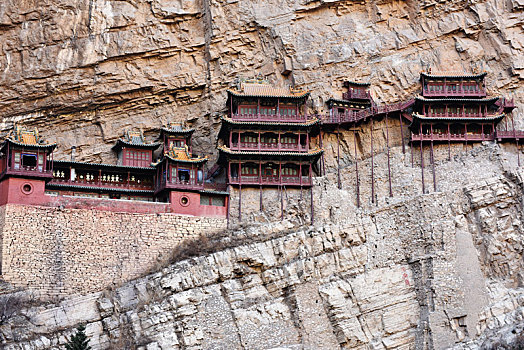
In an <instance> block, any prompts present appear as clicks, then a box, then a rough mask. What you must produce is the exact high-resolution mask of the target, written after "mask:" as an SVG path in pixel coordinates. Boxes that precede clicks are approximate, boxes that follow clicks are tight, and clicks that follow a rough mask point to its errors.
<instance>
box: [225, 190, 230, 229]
mask: <svg viewBox="0 0 524 350" xmlns="http://www.w3.org/2000/svg"><path fill="white" fill-rule="evenodd" d="M228 187H230V185H228ZM227 192H228V193H231V190H230V188H228V191H227ZM230 199H231V197H230V196H226V228H229V200H230Z"/></svg>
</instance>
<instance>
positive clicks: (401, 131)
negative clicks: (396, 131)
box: [399, 111, 406, 154]
mask: <svg viewBox="0 0 524 350" xmlns="http://www.w3.org/2000/svg"><path fill="white" fill-rule="evenodd" d="M399 115H400V139H401V140H402V154H406V146H405V145H404V128H403V126H402V124H403V123H402V111H400V113H399Z"/></svg>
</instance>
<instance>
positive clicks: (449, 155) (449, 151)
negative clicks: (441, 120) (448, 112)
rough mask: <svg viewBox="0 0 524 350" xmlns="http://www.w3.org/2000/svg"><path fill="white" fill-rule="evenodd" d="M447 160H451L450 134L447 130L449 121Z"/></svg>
mask: <svg viewBox="0 0 524 350" xmlns="http://www.w3.org/2000/svg"><path fill="white" fill-rule="evenodd" d="M448 161H450V162H451V134H450V132H449V123H448Z"/></svg>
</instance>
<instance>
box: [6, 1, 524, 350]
mask: <svg viewBox="0 0 524 350" xmlns="http://www.w3.org/2000/svg"><path fill="white" fill-rule="evenodd" d="M523 9H524V2H522V1H521V0H507V1H496V0H488V1H452V2H450V1H411V0H409V1H362V2H355V1H328V0H325V1H308V0H301V1H285V2H283V1H276V0H275V1H266V2H255V1H250V0H246V1H235V0H227V1H218V0H217V1H207V0H203V1H181V0H128V1H109V0H77V1H69V0H68V1H65V0H64V1H60V0H47V1H42V0H39V1H29V0H24V1H16V0H7V1H2V2H1V3H0V33H1V35H0V48H1V51H2V55H1V56H0V77H1V78H0V85H1V86H0V114H1V115H2V119H1V123H0V130H1V131H2V132H5V131H7V130H8V129H9V128H10V127H11V126H12V122H14V121H23V122H24V123H26V124H27V125H37V126H38V127H39V128H40V129H41V131H42V133H43V134H44V135H46V136H47V138H48V139H49V140H51V141H57V142H58V143H59V145H60V146H59V148H58V153H57V156H58V158H67V157H68V154H69V153H68V152H69V151H68V150H69V149H70V147H71V146H73V145H75V146H77V150H78V153H79V156H78V158H79V159H82V160H90V161H104V162H105V161H107V162H111V161H113V160H114V159H112V157H113V156H112V154H110V144H111V143H113V142H114V141H115V140H116V138H117V137H119V136H120V135H121V132H122V131H123V129H125V128H130V127H140V128H142V129H143V130H144V131H145V134H146V135H147V136H148V138H150V139H152V138H154V137H156V135H157V129H158V128H159V127H160V126H161V125H162V124H163V123H165V122H166V121H176V120H185V121H188V122H189V124H191V125H192V126H193V127H195V128H196V129H197V131H196V132H195V148H196V150H197V152H199V153H208V154H209V153H210V152H213V151H212V150H213V149H214V143H215V136H216V132H217V129H218V126H219V119H218V118H219V114H220V113H221V111H222V110H223V109H224V104H225V98H226V95H225V90H226V89H227V88H228V87H229V86H230V85H231V84H233V83H234V81H235V79H236V78H237V76H253V75H255V74H258V73H260V74H262V75H265V76H268V77H269V79H270V80H272V81H273V82H276V83H277V84H291V83H292V84H295V86H299V87H304V88H308V89H311V90H312V101H311V102H310V105H309V106H308V107H309V109H310V110H311V111H312V112H322V111H323V109H324V108H325V105H324V101H326V100H327V99H328V98H329V97H330V96H339V94H340V93H341V90H342V81H343V80H346V79H353V80H359V81H370V82H371V83H372V91H373V94H374V96H375V97H376V98H377V99H378V100H379V101H380V102H395V101H398V100H403V99H407V98H409V97H411V96H412V95H413V94H414V93H415V92H416V91H417V89H418V86H419V85H418V78H419V71H420V70H423V69H427V68H428V67H432V68H434V69H440V70H468V71H470V70H473V69H481V70H484V69H485V70H487V71H488V73H489V75H488V79H487V83H488V88H489V90H490V93H491V94H495V95H496V94H499V93H500V94H504V95H506V96H509V97H515V100H516V103H517V106H518V109H517V110H515V111H514V112H513V115H514V117H515V120H516V123H517V126H518V125H519V124H521V119H522V107H521V103H520V101H521V100H522V98H523V97H524V89H523V85H522V83H521V79H522V78H523V77H524V71H523V70H524V61H523V58H522V57H523V56H522V50H524V39H523V36H522V25H523V21H524V19H523V16H522V11H523ZM391 125H394V126H396V124H394V123H393V122H392V124H391ZM383 126H384V125H383V123H382V122H381V123H376V124H375V125H374V128H375V129H374V132H375V135H378V136H375V137H376V139H375V142H376V144H375V147H376V150H378V152H379V154H376V155H375V158H374V162H375V163H374V168H373V169H374V171H375V181H376V183H375V186H376V188H375V191H376V193H377V198H378V204H377V205H375V204H373V205H371V203H370V198H371V193H370V192H371V182H370V176H369V174H370V168H371V167H370V159H369V158H368V157H369V153H368V152H367V151H366V150H369V139H368V138H367V137H366V136H367V135H368V134H369V125H363V126H361V127H362V129H361V132H360V133H359V135H360V138H359V140H358V142H359V145H358V154H357V155H356V156H357V158H359V161H360V163H359V166H360V171H361V177H360V191H361V197H362V198H361V199H362V201H363V208H362V209H357V208H356V206H355V183H356V178H355V174H354V172H353V166H354V163H352V162H353V159H354V158H355V155H354V154H353V153H352V152H353V151H352V150H353V149H354V145H353V143H352V142H353V141H352V139H351V137H352V135H351V134H347V133H343V135H342V136H341V152H342V156H341V158H342V159H341V165H342V171H341V174H340V176H341V183H342V189H338V188H337V187H336V182H337V175H336V173H335V172H333V169H334V166H335V160H334V157H335V154H336V146H335V142H336V141H335V139H334V137H333V136H329V135H326V139H325V146H326V165H327V168H328V170H329V171H328V174H327V175H326V176H325V177H322V178H317V179H316V186H315V187H314V193H313V194H314V198H315V200H314V202H315V208H314V212H315V218H316V225H314V226H311V227H309V226H307V225H304V224H305V223H308V222H309V221H310V217H308V216H307V215H308V214H307V213H306V214H303V212H301V211H300V206H301V203H300V202H297V203H289V205H287V206H286V208H285V209H284V211H285V214H286V215H285V217H287V218H292V220H291V221H283V222H281V223H271V224H270V223H267V224H265V225H261V226H258V225H257V224H253V225H251V226H249V227H247V228H238V229H237V230H234V231H232V235H243V236H245V237H247V241H246V242H245V244H242V245H240V246H237V247H235V248H230V249H223V250H220V251H217V252H216V253H213V254H207V255H204V256H202V257H199V258H194V259H189V260H184V261H181V262H179V263H177V264H174V265H172V266H169V267H166V268H164V269H163V270H161V271H160V272H158V273H155V274H152V275H149V276H146V277H144V278H141V279H138V280H136V281H131V282H129V283H127V284H124V285H123V286H121V287H119V288H115V289H112V290H106V291H102V292H99V293H93V294H89V295H86V296H81V297H71V298H68V299H66V300H64V301H61V302H57V303H56V304H45V305H43V306H34V307H26V308H23V309H22V310H21V312H20V313H19V314H18V315H16V316H14V317H12V318H10V319H9V321H7V322H4V323H3V324H1V325H0V338H1V339H2V342H3V344H2V345H3V346H4V347H5V348H6V349H57V348H58V347H59V346H62V345H63V344H64V343H65V337H64V336H66V335H69V334H70V332H71V329H72V328H73V327H74V326H75V325H77V324H78V323H87V329H88V334H89V336H90V337H91V339H92V345H93V348H94V349H105V348H140V349H148V350H151V349H177V348H183V349H196V348H207V349H218V348H224V349H226V348H227V349H236V348H245V349H267V348H272V347H273V348H274V347H287V348H289V349H317V348H338V347H341V348H355V349H362V348H375V349H393V348H417V349H425V348H427V349H431V348H438V349H442V348H449V347H456V348H457V349H465V348H471V349H474V348H476V347H478V346H480V345H482V344H484V346H486V347H488V348H489V347H490V346H491V344H492V343H493V342H496V341H498V340H499V337H503V338H504V339H503V340H501V341H507V342H512V341H514V338H515V336H514V334H517V333H518V332H520V330H521V329H522V323H523V316H522V315H523V314H524V294H523V293H524V291H523V289H522V278H523V276H522V271H523V266H522V264H523V262H522V254H523V251H522V249H523V244H524V242H523V240H522V232H521V230H522V229H521V228H522V224H523V222H522V195H523V176H524V174H522V171H521V170H519V169H517V168H516V167H515V165H516V164H517V155H516V152H515V149H514V148H512V147H504V148H501V147H500V146H497V145H492V144H485V145H482V146H481V145H476V147H475V148H474V149H473V150H472V149H471V148H470V147H466V148H465V149H464V148H463V146H462V145H461V146H454V147H453V150H452V153H453V158H452V161H446V160H445V158H446V155H447V150H445V149H442V148H440V147H436V150H435V158H436V159H437V166H436V179H437V181H438V184H437V185H436V187H437V189H438V192H433V191H432V193H430V194H425V195H422V194H421V176H420V175H421V174H420V171H421V169H420V167H419V166H418V165H417V161H416V159H415V166H414V167H411V162H410V159H409V153H407V154H402V152H401V150H400V148H399V147H394V148H392V149H391V157H392V160H391V166H392V173H393V179H392V182H393V183H392V187H393V192H394V194H395V196H394V197H393V198H389V197H388V176H387V159H386V155H385V153H384V149H385V148H384V135H383ZM395 130H396V129H395ZM391 137H392V140H393V141H392V143H393V144H394V145H395V146H398V145H399V140H400V139H399V136H398V130H396V131H394V133H393V134H392V135H391ZM426 153H427V152H426ZM425 156H426V157H427V154H426V155H425ZM426 164H429V162H428V161H426ZM425 171H426V186H427V188H432V184H431V182H432V180H431V175H430V174H431V173H430V171H431V170H430V167H427V168H426V169H425ZM248 198H249V197H248ZM306 198H307V197H306ZM250 204H251V205H252V206H253V207H256V206H257V203H248V204H246V206H247V205H250ZM268 204H269V203H268ZM232 205H233V209H234V206H235V202H232ZM278 212H279V210H278V208H277V206H275V207H274V208H273V207H272V208H270V211H269V213H270V216H278ZM297 213H299V214H301V215H302V216H300V215H297V216H295V217H293V214H297ZM252 219H255V220H257V221H264V220H267V219H268V216H266V217H264V216H263V215H261V217H256V216H254V217H253V216H252V217H245V218H244V220H246V221H250V220H252ZM253 221H254V220H253ZM3 225H4V223H3V222H0V227H1V226H3ZM269 233H271V234H274V236H276V237H275V238H272V239H269V238H267V237H266V236H267V235H268V234H269ZM264 237H266V238H264ZM252 242H256V243H252ZM94 273H96V271H95V272H94ZM0 301H1V300H0ZM519 327H520V328H519Z"/></svg>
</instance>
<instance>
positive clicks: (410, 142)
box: [409, 137, 414, 168]
mask: <svg viewBox="0 0 524 350" xmlns="http://www.w3.org/2000/svg"><path fill="white" fill-rule="evenodd" d="M409 148H410V149H411V167H412V168H413V166H414V165H413V137H411V140H410V141H409Z"/></svg>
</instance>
